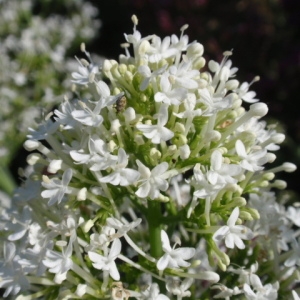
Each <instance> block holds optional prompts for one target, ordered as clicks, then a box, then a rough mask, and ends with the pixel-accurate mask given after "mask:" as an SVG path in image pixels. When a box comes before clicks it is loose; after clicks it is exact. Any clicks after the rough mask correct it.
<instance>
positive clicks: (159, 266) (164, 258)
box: [156, 254, 170, 271]
mask: <svg viewBox="0 0 300 300" xmlns="http://www.w3.org/2000/svg"><path fill="white" fill-rule="evenodd" d="M169 258H170V257H169V255H168V254H165V255H164V256H162V257H161V258H160V259H159V260H158V262H157V264H156V267H157V269H158V270H160V271H162V270H164V269H165V268H166V267H167V266H168V263H169Z"/></svg>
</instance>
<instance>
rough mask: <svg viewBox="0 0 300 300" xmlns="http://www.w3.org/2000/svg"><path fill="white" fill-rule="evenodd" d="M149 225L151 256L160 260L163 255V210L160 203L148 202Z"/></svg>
mask: <svg viewBox="0 0 300 300" xmlns="http://www.w3.org/2000/svg"><path fill="white" fill-rule="evenodd" d="M147 219H148V224H149V240H150V254H151V256H153V257H155V258H160V257H161V256H162V254H163V251H162V243H161V238H160V233H161V208H160V203H159V202H158V201H153V200H152V201H151V200H150V201H148V215H147Z"/></svg>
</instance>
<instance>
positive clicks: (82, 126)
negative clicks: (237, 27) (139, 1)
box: [0, 16, 300, 299]
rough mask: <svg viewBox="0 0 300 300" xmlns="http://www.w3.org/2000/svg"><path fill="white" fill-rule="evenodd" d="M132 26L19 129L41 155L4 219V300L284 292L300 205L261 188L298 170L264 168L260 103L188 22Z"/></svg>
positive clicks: (272, 133)
mask: <svg viewBox="0 0 300 300" xmlns="http://www.w3.org/2000/svg"><path fill="white" fill-rule="evenodd" d="M132 20H133V22H134V30H133V34H128V35H127V34H125V39H126V42H127V43H126V44H124V45H123V47H124V48H125V55H121V56H120V59H119V62H117V61H114V60H105V61H104V64H103V67H102V69H100V70H98V69H97V68H95V66H94V65H92V64H91V63H89V62H88V61H87V60H80V65H79V69H78V72H74V73H73V74H72V75H73V82H74V83H75V84H77V85H78V88H83V89H84V93H82V94H84V95H85V96H80V95H81V91H80V89H79V91H78V92H77V93H76V98H75V97H74V98H73V99H67V98H66V99H65V101H64V102H63V103H61V105H60V107H59V108H58V109H57V110H55V111H54V114H53V116H52V117H51V118H47V120H45V121H44V122H43V123H42V124H41V125H40V127H39V128H37V129H36V130H31V133H30V135H29V136H28V137H29V139H28V141H27V142H26V144H25V146H26V148H27V149H28V150H31V151H36V150H38V151H39V152H40V153H41V154H39V155H38V154H37V153H35V154H32V155H31V156H30V157H29V158H28V163H29V164H30V167H28V169H27V170H25V171H26V172H24V174H25V175H26V180H25V181H24V184H23V185H22V186H21V187H20V188H18V189H17V190H16V193H15V196H14V199H13V203H12V206H11V208H8V209H6V210H5V213H4V214H2V216H1V218H2V223H3V224H4V225H3V227H4V229H5V231H4V240H5V241H4V243H3V259H2V262H1V269H0V276H1V281H0V287H1V288H4V290H5V292H4V296H5V297H6V296H8V295H20V296H18V298H17V299H35V298H37V297H42V298H43V299H53V297H54V298H55V297H56V298H59V299H69V298H72V299H77V298H78V297H80V299H108V298H110V297H111V298H112V299H128V298H129V297H131V298H135V299H182V298H183V297H189V298H192V299H212V298H226V299H229V297H230V296H233V295H239V296H238V297H241V298H239V299H242V298H243V299H276V298H277V297H278V295H280V294H282V295H286V293H288V291H289V290H291V289H293V283H294V282H295V280H297V278H299V274H298V269H299V265H300V261H299V249H300V246H299V244H298V242H299V240H298V239H297V237H298V236H299V230H298V227H299V222H297V221H296V220H295V218H296V217H293V216H297V215H299V213H300V212H299V208H297V207H296V206H295V207H294V206H290V207H288V208H285V207H284V206H283V205H282V204H280V203H279V202H278V201H277V200H276V194H275V193H274V192H273V191H271V189H272V188H274V187H281V188H284V187H285V183H284V182H283V181H280V180H275V173H276V172H278V171H288V172H289V171H293V170H294V169H295V166H294V165H293V164H291V163H285V164H283V165H282V166H279V167H276V168H273V169H270V168H269V169H268V164H269V163H270V162H273V161H274V160H275V158H276V156H275V154H274V153H273V151H275V150H278V149H279V146H278V144H279V143H280V142H282V141H283V139H284V135H283V134H279V133H278V132H276V130H275V129H274V126H273V127H272V126H270V127H268V126H267V125H266V123H265V122H264V121H261V120H260V118H261V117H263V116H264V115H266V113H267V111H268V108H267V105H266V104H264V103H260V102H258V99H254V97H255V93H254V92H251V91H249V88H250V86H251V84H252V83H250V84H248V83H242V84H240V83H239V82H238V80H237V79H235V75H236V72H237V68H234V67H232V62H231V60H230V59H229V56H230V55H231V54H232V53H231V52H230V51H226V52H225V53H224V59H223V60H222V61H221V62H220V63H217V62H215V61H210V62H209V63H208V69H207V68H206V67H205V65H206V62H205V59H204V58H203V51H204V48H203V46H202V45H201V44H200V43H198V42H191V43H190V42H189V40H188V37H187V35H185V34H184V30H185V29H186V28H187V26H184V27H183V28H182V32H181V35H180V36H179V37H177V36H176V35H172V36H171V37H166V38H164V39H161V38H159V37H158V36H156V35H151V36H146V37H142V36H141V34H140V32H139V31H137V29H136V26H137V23H138V20H137V18H136V17H135V16H134V17H133V19H132ZM82 50H83V52H84V53H85V54H86V55H87V58H89V54H88V52H86V50H85V47H84V46H83V47H82ZM100 78H105V81H102V80H101V79H100ZM256 80H258V78H255V80H254V81H256ZM108 82H109V83H108ZM243 101H245V102H249V103H251V105H250V108H249V110H248V111H247V110H246V109H245V108H243V106H242V104H243ZM43 141H45V142H46V143H44V142H43ZM230 265H231V266H230ZM212 284H214V285H213V286H211V285H212ZM216 290H219V291H216ZM293 294H294V297H296V296H295V295H297V294H296V293H295V291H294V293H293ZM54 295H56V296H54ZM289 295H290V294H289ZM25 296H26V297H25ZM290 296H291V295H290ZM51 297H52V298H51Z"/></svg>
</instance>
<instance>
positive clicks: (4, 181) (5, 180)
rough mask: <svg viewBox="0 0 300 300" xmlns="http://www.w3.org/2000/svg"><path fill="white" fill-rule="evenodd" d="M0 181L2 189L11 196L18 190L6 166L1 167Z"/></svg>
mask: <svg viewBox="0 0 300 300" xmlns="http://www.w3.org/2000/svg"><path fill="white" fill-rule="evenodd" d="M0 179H1V180H0V188H1V189H3V191H4V192H6V193H7V194H8V195H9V196H11V195H12V194H13V191H14V189H15V188H16V183H15V181H14V179H13V177H12V175H11V173H10V172H9V170H8V169H7V168H6V167H4V166H0Z"/></svg>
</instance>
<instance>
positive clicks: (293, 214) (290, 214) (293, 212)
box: [286, 206, 300, 227]
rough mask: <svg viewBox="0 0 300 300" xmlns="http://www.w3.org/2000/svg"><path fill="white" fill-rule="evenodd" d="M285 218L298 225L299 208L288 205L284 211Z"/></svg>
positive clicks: (299, 225)
mask: <svg viewBox="0 0 300 300" xmlns="http://www.w3.org/2000/svg"><path fill="white" fill-rule="evenodd" d="M286 216H287V218H289V219H290V220H291V221H292V222H293V223H294V224H295V225H296V226H298V227H300V208H295V207H294V206H289V207H288V209H287V212H286Z"/></svg>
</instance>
